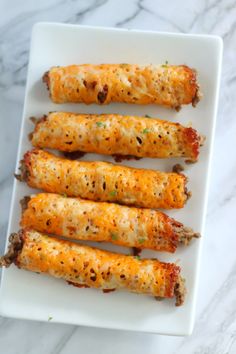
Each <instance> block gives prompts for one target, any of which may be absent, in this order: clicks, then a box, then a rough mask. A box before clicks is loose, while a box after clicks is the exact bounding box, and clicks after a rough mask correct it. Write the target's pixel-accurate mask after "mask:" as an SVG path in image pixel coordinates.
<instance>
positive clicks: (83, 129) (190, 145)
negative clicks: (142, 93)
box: [31, 112, 201, 162]
mask: <svg viewBox="0 0 236 354" xmlns="http://www.w3.org/2000/svg"><path fill="white" fill-rule="evenodd" d="M31 141H32V144H33V146H35V147H38V148H50V149H57V150H60V151H66V152H74V151H83V152H93V153H98V154H105V155H122V156H125V155H133V156H137V157H157V158H167V157H185V158H188V160H191V161H192V162H193V161H196V160H197V158H198V155H199V147H200V144H201V138H200V135H199V134H198V133H197V131H196V130H195V129H193V128H187V127H183V126H182V125H180V124H179V123H172V122H168V121H164V120H160V119H151V118H145V117H135V116H122V115H118V114H102V115H95V114H75V113H66V112H52V113H49V114H48V115H47V116H45V117H43V118H41V119H39V120H38V121H37V123H36V125H35V129H34V132H33V133H32V134H31Z"/></svg>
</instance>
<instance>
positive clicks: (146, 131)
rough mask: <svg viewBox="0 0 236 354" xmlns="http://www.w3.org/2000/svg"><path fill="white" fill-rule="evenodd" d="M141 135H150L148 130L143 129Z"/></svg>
mask: <svg viewBox="0 0 236 354" xmlns="http://www.w3.org/2000/svg"><path fill="white" fill-rule="evenodd" d="M142 133H143V134H147V133H150V130H149V129H148V128H145V129H143V131H142Z"/></svg>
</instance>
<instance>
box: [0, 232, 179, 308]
mask: <svg viewBox="0 0 236 354" xmlns="http://www.w3.org/2000/svg"><path fill="white" fill-rule="evenodd" d="M11 263H14V264H16V265H17V267H19V268H22V269H26V270H29V271H32V272H38V273H45V274H49V275H51V276H53V277H56V278H62V279H65V280H66V281H67V282H69V283H71V284H74V285H76V286H78V287H91V288H97V289H102V290H104V291H105V292H107V291H111V290H115V289H117V290H118V289H127V290H129V291H131V292H135V293H140V294H148V295H152V296H158V297H162V298H172V297H176V305H181V304H182V303H183V301H184V295H185V289H184V281H183V279H182V278H181V276H180V267H178V266H177V265H175V264H171V263H162V262H159V261H158V260H153V259H142V260H139V259H137V257H136V258H135V257H132V256H125V255H121V254H117V253H111V252H107V251H102V250H99V249H96V248H91V247H88V246H84V245H79V244H76V243H72V242H69V241H64V240H58V239H56V238H51V237H48V236H45V235H43V234H41V233H38V232H36V231H31V230H22V231H19V232H18V233H17V234H12V235H11V236H10V246H9V251H8V253H7V254H6V255H5V256H3V257H2V258H1V259H0V265H1V266H9V265H10V264H11Z"/></svg>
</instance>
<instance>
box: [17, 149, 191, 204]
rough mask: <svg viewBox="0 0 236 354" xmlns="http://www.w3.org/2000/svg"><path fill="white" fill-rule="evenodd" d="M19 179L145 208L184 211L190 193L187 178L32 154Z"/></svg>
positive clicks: (47, 188) (54, 190) (49, 188)
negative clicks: (182, 209)
mask: <svg viewBox="0 0 236 354" xmlns="http://www.w3.org/2000/svg"><path fill="white" fill-rule="evenodd" d="M20 169H21V174H20V175H18V176H16V177H17V178H18V179H20V180H24V181H26V182H27V184H28V185H29V186H30V187H33V188H38V189H42V190H44V191H46V192H51V193H59V194H63V193H66V195H67V196H69V197H81V198H84V199H90V200H94V201H108V202H118V203H120V204H126V205H133V206H140V207H145V208H163V209H172V208H182V207H183V206H184V204H185V203H186V201H187V199H188V197H189V194H190V193H189V192H188V191H187V189H186V182H187V178H186V177H185V176H184V175H183V174H178V173H173V172H172V173H166V172H159V171H153V170H145V169H135V168H131V167H126V166H119V165H114V164H111V163H107V162H100V161H96V162H90V161H71V160H66V159H64V158H60V157H57V156H55V155H52V154H50V153H48V152H45V151H43V150H32V151H28V152H27V153H26V154H25V155H24V159H23V161H22V162H21V168H20Z"/></svg>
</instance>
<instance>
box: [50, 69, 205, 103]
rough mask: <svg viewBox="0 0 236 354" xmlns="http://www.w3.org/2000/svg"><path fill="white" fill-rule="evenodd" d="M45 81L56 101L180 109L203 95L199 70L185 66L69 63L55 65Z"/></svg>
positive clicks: (52, 97) (195, 101)
mask: <svg viewBox="0 0 236 354" xmlns="http://www.w3.org/2000/svg"><path fill="white" fill-rule="evenodd" d="M43 81H44V82H45V83H46V84H47V87H48V89H49V93H50V97H51V99H52V101H53V102H55V103H66V102H83V103H86V104H90V103H97V104H108V103H110V102H123V103H134V104H158V105H162V106H165V107H169V108H175V109H177V110H178V109H179V108H180V107H181V105H183V104H189V103H191V104H192V105H193V106H195V105H196V103H197V102H198V101H199V98H200V94H199V86H198V83H197V74H196V71H195V70H194V69H191V68H189V67H188V66H186V65H148V66H141V65H135V64H101V65H93V64H84V65H69V66H65V67H63V66H61V67H52V68H51V69H50V70H49V71H48V72H46V73H45V74H44V76H43Z"/></svg>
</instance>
